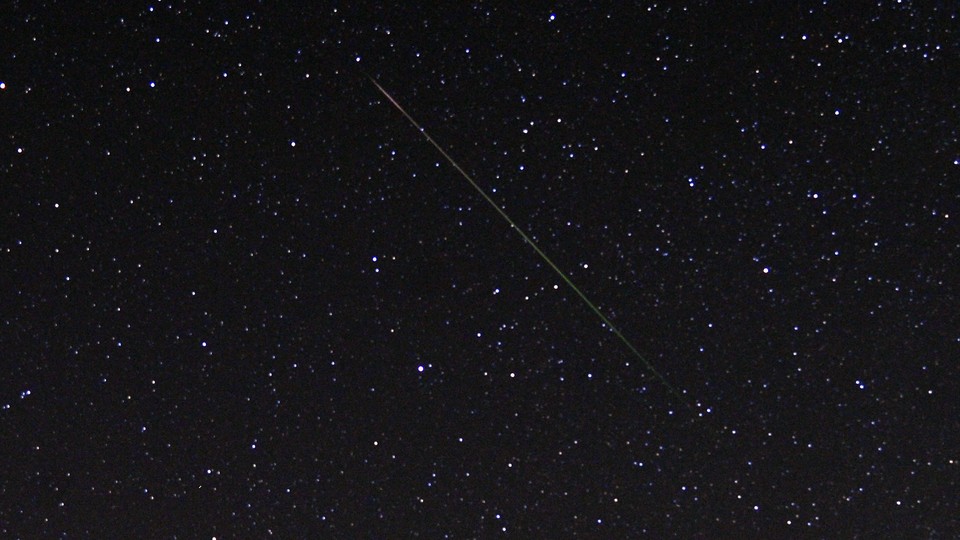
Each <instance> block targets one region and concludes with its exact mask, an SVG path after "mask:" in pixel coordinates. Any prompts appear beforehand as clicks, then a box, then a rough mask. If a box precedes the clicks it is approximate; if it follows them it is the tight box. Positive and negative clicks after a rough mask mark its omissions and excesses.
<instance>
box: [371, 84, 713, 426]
mask: <svg viewBox="0 0 960 540" xmlns="http://www.w3.org/2000/svg"><path fill="white" fill-rule="evenodd" d="M367 77H368V78H369V79H370V82H372V83H373V84H374V86H376V87H377V89H378V90H380V93H382V94H383V95H384V97H386V98H387V100H389V101H390V103H392V104H393V106H394V107H396V109H397V110H398V111H400V114H402V115H403V116H404V117H406V119H407V120H409V121H410V123H411V124H413V127H415V128H417V130H418V131H419V132H420V133H421V134H422V135H423V136H424V138H426V139H427V141H428V142H429V143H430V144H432V145H433V147H434V148H436V149H437V151H438V152H440V153H441V154H442V155H443V157H444V158H446V160H447V161H448V162H449V163H450V165H453V168H454V169H456V170H457V172H459V173H460V175H461V176H463V178H464V179H466V181H467V182H469V183H470V185H471V186H472V187H473V189H475V190H476V191H477V193H479V194H480V196H481V197H483V198H484V200H486V201H487V202H488V203H490V206H492V207H493V209H494V210H496V211H497V213H498V214H500V216H501V217H502V218H503V219H504V220H506V222H507V223H509V224H510V227H511V228H512V229H513V230H515V231H517V233H518V234H519V235H520V236H521V237H522V238H523V240H524V241H525V242H526V243H528V244H530V247H532V248H533V250H534V251H536V252H537V255H539V256H540V258H541V259H543V260H544V262H546V263H547V265H549V266H550V268H553V271H554V272H556V273H557V275H558V276H560V279H562V280H563V281H564V282H565V283H566V284H567V285H568V286H569V287H570V288H571V289H573V292H575V293H577V296H579V297H580V299H581V300H583V303H585V304H586V305H587V307H589V308H590V310H591V311H593V313H594V314H595V315H596V316H597V317H599V318H600V320H601V321H603V324H605V325H606V326H607V328H609V329H610V330H611V331H612V332H613V333H614V334H616V336H617V337H618V338H620V341H622V342H623V344H624V345H626V346H627V348H628V349H630V352H632V353H633V355H634V356H636V357H637V358H639V359H640V362H642V363H643V364H644V365H645V366H646V367H647V369H648V370H650V372H651V373H653V374H654V375H656V377H657V378H658V379H659V380H660V382H661V383H663V385H664V386H666V387H667V388H668V389H669V390H670V392H671V393H672V394H673V395H674V396H676V398H677V399H678V400H679V401H680V402H681V403H683V404H684V405H685V406H686V407H687V408H688V409H690V411H691V412H694V413H696V411H695V410H694V408H693V406H692V405H690V403H689V402H688V401H687V399H686V398H684V397H683V394H681V393H680V392H679V391H678V390H677V389H676V388H675V387H674V386H673V385H672V384H670V381H668V380H667V379H666V377H664V376H663V375H662V374H660V372H659V371H657V368H655V367H654V366H653V364H651V363H650V361H649V360H647V359H646V358H645V357H644V356H643V355H642V354H640V351H639V350H637V348H636V347H634V345H633V343H631V342H630V340H629V339H627V337H626V336H624V335H623V333H621V332H620V329H618V328H617V327H616V326H614V324H613V323H612V322H610V319H608V318H607V316H606V315H604V314H603V312H602V311H600V308H598V307H597V306H596V305H595V304H594V303H593V302H591V301H590V299H589V298H587V295H585V294H584V293H583V291H581V290H580V288H579V287H577V286H576V285H575V284H574V283H573V281H572V280H571V279H570V278H569V277H568V276H567V274H565V273H564V272H563V270H561V269H560V267H558V266H557V265H556V264H554V262H553V261H552V260H550V257H548V256H547V254H546V253H544V252H543V250H541V249H540V246H538V245H537V244H536V242H534V241H533V239H531V238H530V237H529V236H528V235H527V233H525V232H523V229H521V228H520V227H518V226H517V224H516V223H515V222H514V221H513V220H512V219H510V216H508V215H507V213H506V212H505V211H504V210H503V209H502V208H500V205H498V204H497V203H496V202H494V200H493V199H491V198H490V196H489V195H487V192H486V191H484V190H483V188H481V187H480V185H479V184H477V183H476V182H475V181H474V179H473V177H471V176H470V175H469V174H467V172H466V171H465V170H463V168H461V167H460V165H458V164H457V162H456V161H455V160H454V159H453V158H452V157H450V154H448V153H447V152H446V150H444V149H443V147H442V146H440V144H438V143H437V141H435V140H433V137H431V136H430V134H429V133H427V131H426V130H425V129H423V128H422V127H421V126H420V124H418V123H417V121H416V120H414V119H413V117H412V116H410V114H409V113H408V112H407V111H406V110H405V109H404V108H403V107H402V106H401V105H400V103H398V102H397V100H395V99H393V96H391V95H390V93H389V92H387V91H386V89H385V88H384V87H382V86H380V83H378V82H377V80H376V79H374V78H373V77H371V76H370V75H367Z"/></svg>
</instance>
